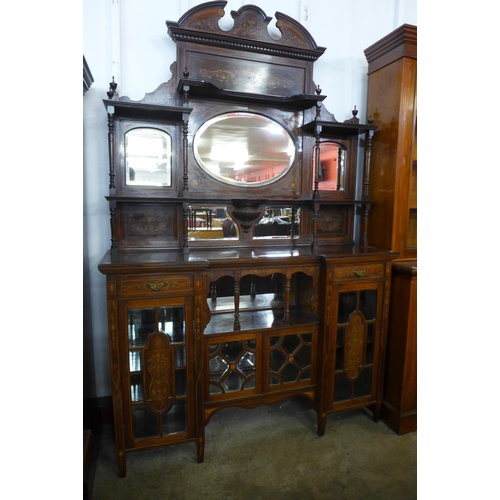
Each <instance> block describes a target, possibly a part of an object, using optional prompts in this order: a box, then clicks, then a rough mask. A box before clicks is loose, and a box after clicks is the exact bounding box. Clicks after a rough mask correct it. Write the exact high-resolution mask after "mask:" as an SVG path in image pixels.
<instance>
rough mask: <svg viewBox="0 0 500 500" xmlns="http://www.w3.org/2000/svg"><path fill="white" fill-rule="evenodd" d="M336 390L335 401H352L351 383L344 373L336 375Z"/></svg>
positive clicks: (334, 392) (334, 391) (334, 393)
mask: <svg viewBox="0 0 500 500" xmlns="http://www.w3.org/2000/svg"><path fill="white" fill-rule="evenodd" d="M334 384H335V386H334V390H333V400H334V401H335V402H337V401H346V400H349V399H351V388H352V384H351V381H350V380H349V379H348V378H347V377H346V376H345V374H344V373H336V374H335V382H334Z"/></svg>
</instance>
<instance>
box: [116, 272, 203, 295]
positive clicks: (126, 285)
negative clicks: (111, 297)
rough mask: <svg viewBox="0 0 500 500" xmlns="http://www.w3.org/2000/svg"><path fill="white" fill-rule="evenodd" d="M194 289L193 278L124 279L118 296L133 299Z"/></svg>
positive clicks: (144, 277)
mask: <svg viewBox="0 0 500 500" xmlns="http://www.w3.org/2000/svg"><path fill="white" fill-rule="evenodd" d="M192 289H193V285H192V280H191V276H143V277H141V278H136V277H134V278H122V279H121V280H120V282H119V285H118V294H119V295H121V296H122V297H131V296H136V295H144V294H148V295H150V294H152V295H153V294H165V293H167V294H176V293H185V292H190V291H191V290H192Z"/></svg>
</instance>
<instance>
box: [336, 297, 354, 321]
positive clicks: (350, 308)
mask: <svg viewBox="0 0 500 500" xmlns="http://www.w3.org/2000/svg"><path fill="white" fill-rule="evenodd" d="M356 296H357V293H356V292H342V293H340V294H339V316H338V323H339V324H343V323H347V322H348V321H349V316H350V315H351V314H352V313H353V312H354V311H356Z"/></svg>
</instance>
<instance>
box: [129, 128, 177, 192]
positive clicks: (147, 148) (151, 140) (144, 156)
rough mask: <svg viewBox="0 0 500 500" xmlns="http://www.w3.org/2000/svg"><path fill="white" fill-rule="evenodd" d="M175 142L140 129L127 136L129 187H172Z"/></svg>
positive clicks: (158, 134)
mask: <svg viewBox="0 0 500 500" xmlns="http://www.w3.org/2000/svg"><path fill="white" fill-rule="evenodd" d="M171 151H172V146H171V138H170V136H169V135H168V134H166V133H165V132H162V131H161V130H156V129H153V128H136V129H134V130H130V131H129V132H127V133H126V134H125V162H126V166H125V168H126V180H125V182H126V184H127V185H128V186H132V185H136V186H170V185H171V184H172V168H171Z"/></svg>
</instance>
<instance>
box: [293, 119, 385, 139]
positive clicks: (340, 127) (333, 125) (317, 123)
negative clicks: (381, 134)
mask: <svg viewBox="0 0 500 500" xmlns="http://www.w3.org/2000/svg"><path fill="white" fill-rule="evenodd" d="M316 127H321V135H322V136H325V135H328V136H334V137H336V138H344V137H353V136H356V135H360V134H364V133H365V132H368V131H370V130H376V129H377V126H376V125H364V124H361V123H349V122H334V121H329V120H313V121H311V122H309V123H306V124H305V125H302V127H301V129H302V130H303V131H304V132H306V133H308V134H310V135H315V133H316Z"/></svg>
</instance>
